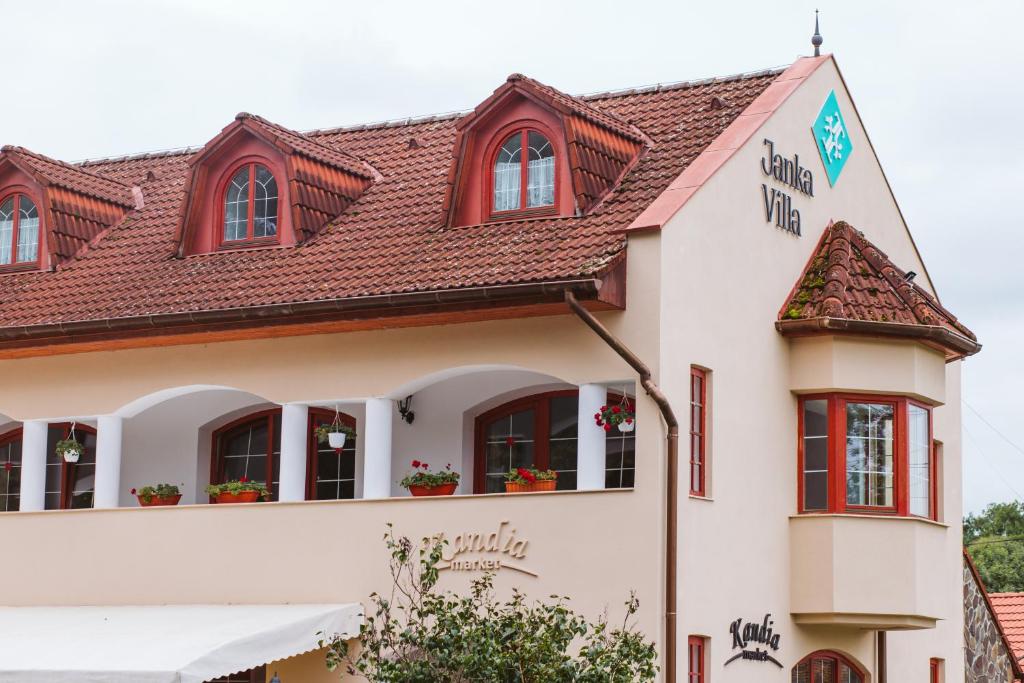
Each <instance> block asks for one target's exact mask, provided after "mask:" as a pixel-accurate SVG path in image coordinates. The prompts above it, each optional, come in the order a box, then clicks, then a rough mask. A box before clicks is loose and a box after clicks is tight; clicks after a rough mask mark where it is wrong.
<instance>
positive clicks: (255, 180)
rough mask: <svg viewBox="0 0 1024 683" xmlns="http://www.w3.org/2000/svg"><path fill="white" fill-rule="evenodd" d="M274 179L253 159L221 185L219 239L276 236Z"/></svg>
mask: <svg viewBox="0 0 1024 683" xmlns="http://www.w3.org/2000/svg"><path fill="white" fill-rule="evenodd" d="M277 200H278V194H277V180H275V179H274V174H273V173H271V172H270V171H269V170H268V169H267V167H266V166H264V165H262V164H258V163H255V162H252V163H247V164H245V165H243V166H241V167H240V168H238V169H237V170H236V171H235V172H234V174H232V176H231V179H230V180H229V181H228V183H227V186H226V187H225V188H224V231H223V233H222V241H223V242H249V241H255V240H268V239H274V238H276V237H277V226H278V222H279V221H278V210H277V209H278V206H277V205H278V202H277Z"/></svg>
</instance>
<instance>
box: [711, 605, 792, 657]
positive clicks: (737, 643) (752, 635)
mask: <svg viewBox="0 0 1024 683" xmlns="http://www.w3.org/2000/svg"><path fill="white" fill-rule="evenodd" d="M774 624H775V622H773V621H772V615H771V614H766V615H764V620H763V621H762V622H761V623H757V622H754V621H748V622H746V623H744V622H743V620H742V619H737V620H736V621H734V622H732V623H731V624H729V633H730V634H731V635H732V649H733V650H734V651H735V650H739V652H737V653H736V654H734V655H733V656H732V657H730V658H729V659H727V660H725V664H724V666H728V665H730V664H732V663H733V662H735V661H736V660H737V659H749V660H752V661H755V662H771V663H772V664H774V665H775V666H777V667H779V668H780V669H782V668H783V666H782V662H780V661H779V660H777V659H775V657H773V656H772V653H773V652H778V651H779V638H780V636H779V634H778V633H775V632H774V631H772V626H774ZM761 646H763V649H762V647H761Z"/></svg>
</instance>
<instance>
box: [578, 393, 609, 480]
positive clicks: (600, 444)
mask: <svg viewBox="0 0 1024 683" xmlns="http://www.w3.org/2000/svg"><path fill="white" fill-rule="evenodd" d="M607 401H608V389H607V388H606V387H604V386H602V385H600V384H582V385H580V401H579V434H578V437H577V438H578V440H577V449H576V452H577V454H578V455H577V463H576V488H578V489H579V490H581V491H583V490H587V489H603V488H604V469H605V432H604V428H602V427H598V426H597V424H595V422H594V415H595V414H597V413H599V412H601V406H603V405H605V404H606V403H607Z"/></svg>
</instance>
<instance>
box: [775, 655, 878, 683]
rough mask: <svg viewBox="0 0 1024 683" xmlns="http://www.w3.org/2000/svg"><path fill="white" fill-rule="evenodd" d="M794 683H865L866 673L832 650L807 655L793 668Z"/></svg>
mask: <svg viewBox="0 0 1024 683" xmlns="http://www.w3.org/2000/svg"><path fill="white" fill-rule="evenodd" d="M791 680H792V683H864V680H865V678H864V672H863V671H861V669H860V667H858V666H857V665H856V664H854V663H853V662H852V661H851V660H850V659H848V658H847V657H845V656H844V655H841V654H839V653H838V652H833V651H832V650H819V651H818V652H814V653H812V654H809V655H807V656H806V657H804V658H803V659H802V660H800V662H799V663H797V665H796V666H794V667H793V675H792V678H791Z"/></svg>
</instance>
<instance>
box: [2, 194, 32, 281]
mask: <svg viewBox="0 0 1024 683" xmlns="http://www.w3.org/2000/svg"><path fill="white" fill-rule="evenodd" d="M38 262H39V210H38V209H37V208H36V204H35V202H33V201H32V200H31V199H29V197H28V195H25V194H22V193H14V194H9V195H7V196H6V197H0V268H2V267H3V266H18V265H24V264H31V263H38Z"/></svg>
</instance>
